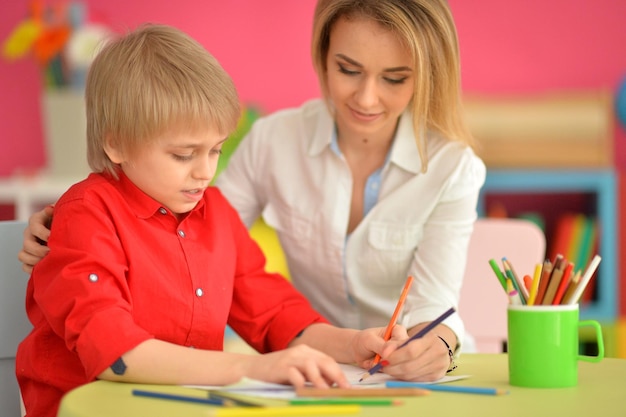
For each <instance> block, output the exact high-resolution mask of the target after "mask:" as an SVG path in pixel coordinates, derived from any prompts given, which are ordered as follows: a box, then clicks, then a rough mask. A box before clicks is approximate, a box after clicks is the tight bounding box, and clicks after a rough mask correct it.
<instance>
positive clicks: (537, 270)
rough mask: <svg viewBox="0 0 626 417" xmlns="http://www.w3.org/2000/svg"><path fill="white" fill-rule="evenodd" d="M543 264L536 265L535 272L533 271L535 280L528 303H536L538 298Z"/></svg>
mask: <svg viewBox="0 0 626 417" xmlns="http://www.w3.org/2000/svg"><path fill="white" fill-rule="evenodd" d="M542 269H543V266H542V265H541V264H537V265H535V272H534V273H533V282H532V285H531V287H530V293H529V294H528V305H529V306H531V305H534V304H535V300H536V299H537V292H538V291H539V282H540V281H541V270H542Z"/></svg>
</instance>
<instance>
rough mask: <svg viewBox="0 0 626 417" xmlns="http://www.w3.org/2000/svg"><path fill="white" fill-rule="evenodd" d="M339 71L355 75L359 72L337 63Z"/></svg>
mask: <svg viewBox="0 0 626 417" xmlns="http://www.w3.org/2000/svg"><path fill="white" fill-rule="evenodd" d="M339 72H341V73H342V74H346V75H356V74H358V73H359V72H358V71H351V70H349V69H347V68H346V67H344V66H343V65H339Z"/></svg>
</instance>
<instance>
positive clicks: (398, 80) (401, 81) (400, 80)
mask: <svg viewBox="0 0 626 417" xmlns="http://www.w3.org/2000/svg"><path fill="white" fill-rule="evenodd" d="M385 81H387V82H388V83H389V84H404V82H405V81H406V77H402V78H385Z"/></svg>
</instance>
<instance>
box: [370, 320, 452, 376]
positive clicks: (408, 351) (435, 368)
mask: <svg viewBox="0 0 626 417" xmlns="http://www.w3.org/2000/svg"><path fill="white" fill-rule="evenodd" d="M398 327H399V326H396V327H395V328H394V333H392V337H391V339H390V340H389V342H387V344H385V347H384V348H383V350H382V352H381V357H382V358H383V360H386V361H387V362H389V364H388V365H385V367H384V368H383V372H385V373H386V374H388V375H391V376H392V377H394V378H395V379H402V380H405V381H415V382H429V381H436V380H438V379H440V378H442V377H443V376H445V375H446V372H447V371H448V368H449V367H450V355H449V353H448V348H447V347H446V345H445V344H444V343H443V341H442V340H441V339H440V338H439V337H438V336H437V329H434V330H432V331H430V332H428V333H427V334H426V335H424V336H423V337H421V338H419V339H415V340H412V341H411V342H409V343H408V344H407V345H406V346H404V347H402V348H400V349H399V348H398V347H399V346H400V345H401V344H402V343H404V342H405V341H406V337H405V334H406V332H404V334H402V333H398V335H397V336H396V335H395V333H396V329H397V328H398Z"/></svg>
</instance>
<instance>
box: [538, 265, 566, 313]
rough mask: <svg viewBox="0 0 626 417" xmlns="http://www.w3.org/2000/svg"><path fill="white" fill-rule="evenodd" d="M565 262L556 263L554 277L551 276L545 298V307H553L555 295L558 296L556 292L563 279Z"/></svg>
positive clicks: (553, 270)
mask: <svg viewBox="0 0 626 417" xmlns="http://www.w3.org/2000/svg"><path fill="white" fill-rule="evenodd" d="M564 264H565V263H564V262H558V263H557V262H555V263H554V268H553V269H552V275H550V283H549V284H548V288H547V289H546V293H545V294H544V296H543V302H542V304H543V305H544V306H546V305H551V304H552V301H553V300H554V295H555V294H556V290H557V288H558V287H559V284H560V283H561V278H562V277H563V272H564V268H565V265H564Z"/></svg>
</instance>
